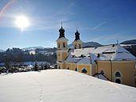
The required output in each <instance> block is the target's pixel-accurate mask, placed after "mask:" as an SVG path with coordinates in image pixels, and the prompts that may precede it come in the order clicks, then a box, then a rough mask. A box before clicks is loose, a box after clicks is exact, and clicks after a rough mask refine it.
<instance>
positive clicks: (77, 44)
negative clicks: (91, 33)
mask: <svg viewBox="0 0 136 102" xmlns="http://www.w3.org/2000/svg"><path fill="white" fill-rule="evenodd" d="M82 43H83V42H82V41H81V40H80V33H79V32H78V30H77V31H76V33H75V40H74V41H73V46H74V49H81V48H82Z"/></svg>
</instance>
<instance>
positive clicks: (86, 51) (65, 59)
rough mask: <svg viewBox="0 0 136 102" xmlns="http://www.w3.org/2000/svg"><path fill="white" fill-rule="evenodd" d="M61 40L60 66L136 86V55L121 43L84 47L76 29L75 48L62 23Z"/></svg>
mask: <svg viewBox="0 0 136 102" xmlns="http://www.w3.org/2000/svg"><path fill="white" fill-rule="evenodd" d="M56 42H57V68H58V69H67V70H73V71H78V72H81V73H84V74H88V75H91V76H94V77H97V78H99V79H103V80H108V81H112V82H116V83H119V84H125V85H129V86H134V87H136V57H135V56H133V55H132V54H131V53H130V52H128V51H127V50H126V49H125V48H123V47H122V46H120V44H111V45H105V46H102V47H90V48H83V42H82V40H81V39H80V33H79V32H78V31H76V32H75V38H74V39H73V43H72V44H73V48H68V39H67V38H66V37H65V30H64V28H63V27H62V26H61V28H60V29H59V37H58V39H57V40H56Z"/></svg>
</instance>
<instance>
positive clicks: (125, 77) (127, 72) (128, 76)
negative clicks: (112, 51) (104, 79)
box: [112, 61, 135, 86]
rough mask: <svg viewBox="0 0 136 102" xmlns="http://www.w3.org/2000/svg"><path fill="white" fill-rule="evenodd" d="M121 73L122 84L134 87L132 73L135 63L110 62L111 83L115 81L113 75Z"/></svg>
mask: <svg viewBox="0 0 136 102" xmlns="http://www.w3.org/2000/svg"><path fill="white" fill-rule="evenodd" d="M117 71H118V72H120V73H121V76H122V77H121V81H122V84H126V85H130V86H135V80H134V71H135V61H120V62H118V61H113V62H112V81H115V79H116V77H115V73H116V72H117Z"/></svg>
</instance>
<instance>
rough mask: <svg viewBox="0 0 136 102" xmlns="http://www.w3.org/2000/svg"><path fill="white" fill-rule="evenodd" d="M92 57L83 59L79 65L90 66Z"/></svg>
mask: <svg viewBox="0 0 136 102" xmlns="http://www.w3.org/2000/svg"><path fill="white" fill-rule="evenodd" d="M90 63H91V61H90V57H84V58H82V59H81V60H80V61H79V62H77V64H90Z"/></svg>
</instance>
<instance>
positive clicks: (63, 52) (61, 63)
mask: <svg viewBox="0 0 136 102" xmlns="http://www.w3.org/2000/svg"><path fill="white" fill-rule="evenodd" d="M56 42H57V68H59V69H63V68H65V59H66V57H67V56H68V45H67V42H68V39H66V38H65V30H64V28H63V27H62V26H61V28H60V29H59V38H58V39H57V41H56Z"/></svg>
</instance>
